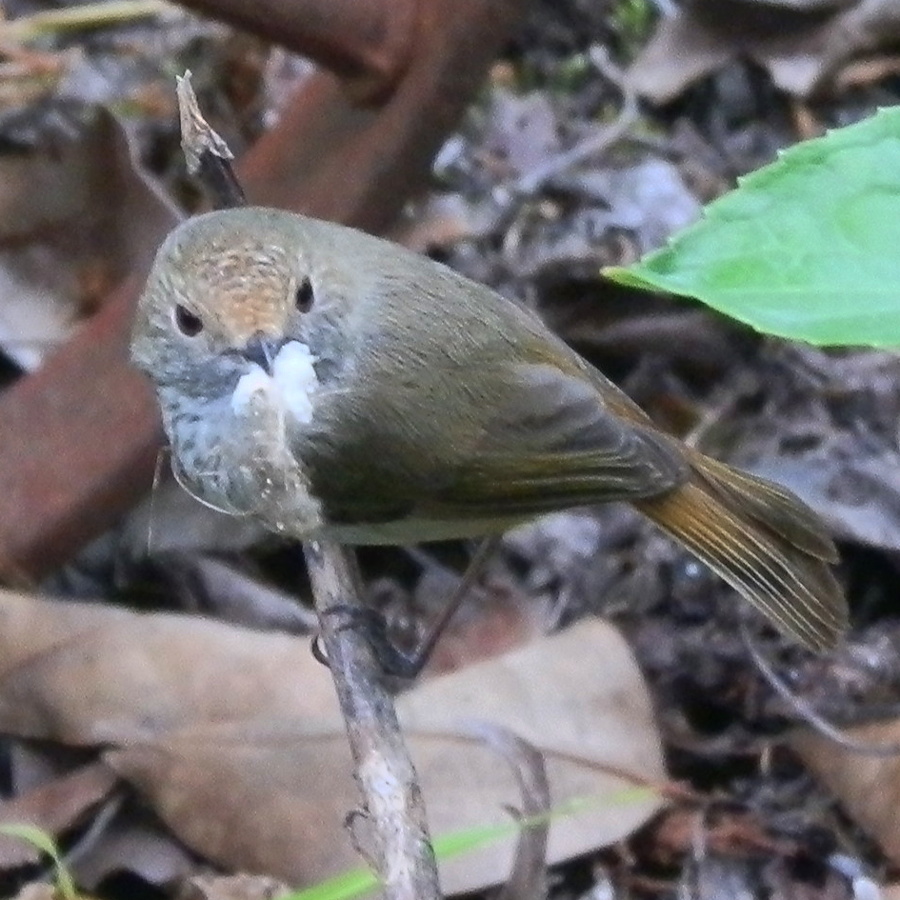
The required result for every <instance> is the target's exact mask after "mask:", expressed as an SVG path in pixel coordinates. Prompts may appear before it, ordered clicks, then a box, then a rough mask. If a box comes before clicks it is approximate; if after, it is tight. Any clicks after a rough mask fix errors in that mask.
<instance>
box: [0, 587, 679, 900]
mask: <svg viewBox="0 0 900 900" xmlns="http://www.w3.org/2000/svg"><path fill="white" fill-rule="evenodd" d="M0 626H2V627H0V658H2V659H6V658H9V656H10V654H11V653H13V651H14V650H15V658H14V660H13V663H12V664H11V665H9V666H7V667H6V669H5V671H4V672H3V673H2V674H0V728H2V729H3V730H4V731H7V732H12V733H19V734H23V733H24V734H29V735H31V736H41V737H44V738H51V739H55V740H58V741H64V742H71V743H94V742H97V741H99V740H103V741H105V742H107V743H108V744H112V745H113V746H114V747H115V748H116V749H111V750H109V751H108V752H107V753H106V754H105V760H106V761H107V762H108V763H109V764H110V765H111V766H112V767H113V768H114V769H115V770H116V771H117V772H119V773H120V774H121V775H122V776H123V777H125V778H126V779H127V780H128V781H130V782H132V783H133V784H134V785H135V786H137V787H138V788H139V790H140V791H141V792H142V793H143V794H144V796H145V797H146V798H147V799H148V801H149V802H150V803H151V805H152V806H153V807H154V809H155V810H156V811H157V813H158V814H159V815H160V816H161V817H162V818H163V819H164V820H165V821H166V822H167V823H168V825H169V826H170V827H171V828H172V830H173V831H174V832H175V833H176V834H177V835H178V836H179V838H181V839H182V840H183V841H184V842H185V843H186V844H188V845H189V846H190V847H192V848H194V849H195V850H197V851H198V852H200V853H202V854H204V855H205V856H207V857H209V858H211V859H213V860H214V861H216V862H218V863H220V864H221V865H223V866H226V867H228V868H230V869H235V870H244V871H251V872H263V873H266V874H269V875H273V876H275V877H280V878H283V879H285V880H288V881H290V882H292V883H295V884H306V883H309V882H311V881H315V880H317V879H319V878H322V877H325V876H327V875H330V874H335V873H336V872H339V871H341V870H343V869H344V868H346V867H348V866H355V865H358V864H359V863H358V859H357V857H356V855H355V853H354V852H353V850H352V848H351V846H350V842H349V840H348V839H347V837H346V835H345V834H344V832H343V827H342V822H343V819H344V816H345V815H346V813H347V812H348V811H350V810H351V809H353V808H354V806H355V805H356V804H357V803H358V796H357V794H356V791H355V787H354V783H353V780H352V777H351V774H350V759H349V752H348V750H347V746H346V740H345V736H344V730H343V725H342V723H341V721H340V719H339V717H338V714H337V710H336V706H335V703H334V700H333V688H332V685H331V681H330V676H329V675H328V673H327V671H326V670H325V669H323V668H322V667H321V666H319V665H318V664H317V663H315V662H314V661H313V660H312V658H311V656H310V653H309V647H308V643H307V642H306V641H305V640H298V639H295V638H289V637H284V636H281V635H272V634H259V633H255V632H252V631H248V630H245V629H240V628H236V627H232V626H226V625H222V624H219V623H216V622H212V621H207V620H203V619H197V618H192V617H186V616H174V615H163V614H158V615H137V614H133V613H129V612H124V611H122V610H114V609H108V608H105V607H100V606H90V605H87V604H71V603H48V602H44V601H37V600H30V599H28V598H24V597H20V596H17V595H15V594H10V593H5V594H4V593H0ZM7 647H8V651H7V652H4V650H7ZM398 707H399V710H400V715H401V719H402V721H403V723H404V726H405V729H406V733H407V736H408V740H409V743H410V746H411V749H412V752H413V755H414V758H415V760H416V764H417V767H418V770H419V772H420V775H421V779H422V783H423V789H424V791H425V795H426V801H427V804H428V807H429V812H430V817H431V822H432V827H433V828H434V830H435V832H436V833H443V832H447V831H450V830H454V829H458V828H465V827H470V826H484V825H487V824H491V823H498V824H500V823H508V822H509V821H510V819H509V816H508V813H506V812H505V809H506V808H507V807H514V808H515V807H518V806H520V805H521V799H520V796H519V790H518V787H517V781H516V775H515V773H514V772H513V771H511V770H510V769H509V767H508V765H507V764H506V763H505V762H504V761H502V760H501V759H498V757H497V755H496V754H495V753H494V752H493V751H491V750H490V749H488V748H486V747H485V746H484V744H483V743H482V742H481V741H480V739H479V738H478V737H477V736H475V735H474V734H473V729H472V725H471V724H467V723H471V722H472V721H473V720H488V721H490V722H492V723H494V724H496V725H499V726H501V727H503V728H506V729H508V730H510V731H512V732H514V733H515V734H517V735H519V736H520V737H522V738H524V739H526V740H528V741H530V742H531V743H533V744H534V745H535V746H536V747H538V748H540V749H541V750H542V751H543V753H544V756H545V761H546V765H547V771H548V776H549V780H550V785H551V796H552V803H553V805H554V808H556V809H558V808H561V807H564V806H565V804H566V803H569V802H571V801H576V800H584V801H588V805H587V807H586V808H585V809H583V810H582V811H580V812H579V813H578V814H576V815H572V816H566V817H560V818H558V819H554V821H553V823H552V826H551V833H550V850H549V858H550V859H551V860H552V861H558V860H560V859H564V858H568V857H570V856H573V855H576V854H580V853H584V852H587V851H590V850H592V849H594V848H596V847H599V846H604V845H605V844H607V843H609V842H611V841H615V840H619V839H621V838H622V837H624V836H626V835H627V834H629V833H630V832H631V831H632V830H633V829H634V828H636V827H637V826H638V825H640V824H641V823H643V822H644V821H645V820H646V819H647V817H648V816H650V815H651V814H652V813H653V812H654V811H655V810H656V809H657V808H658V807H659V805H660V803H661V802H662V801H661V799H660V798H659V797H658V796H656V795H650V794H646V793H640V794H639V795H638V796H634V795H631V796H627V797H625V796H623V795H622V793H621V792H622V789H623V788H626V787H629V786H631V784H632V782H630V781H629V780H628V779H623V778H621V777H617V775H616V774H610V772H611V771H612V772H617V771H621V770H625V771H627V772H630V773H633V775H634V778H635V780H636V781H637V782H638V783H645V782H649V783H652V784H655V783H658V782H660V781H663V780H664V779H665V770H664V767H663V762H662V753H661V749H660V741H659V737H658V734H657V732H656V728H655V725H654V720H653V713H652V708H651V704H650V701H649V698H648V695H647V692H646V688H645V686H644V684H643V680H642V678H641V675H640V673H639V671H638V669H637V667H636V665H635V663H634V660H633V658H632V656H631V653H630V650H629V648H628V647H627V645H626V644H625V642H624V640H623V639H622V638H621V636H620V635H619V634H618V633H617V632H616V631H615V630H614V629H613V628H612V627H611V626H609V625H607V624H605V623H603V622H601V621H598V620H588V621H584V622H582V623H580V624H579V625H577V626H575V627H574V628H571V629H569V630H568V631H566V632H565V633H563V634H560V635H557V636H555V637H552V638H546V639H543V640H539V641H536V642H534V643H532V644H530V645H528V646H526V647H524V648H522V649H520V650H518V651H516V652H514V653H510V654H508V655H507V656H504V657H500V658H498V659H495V660H492V661H489V662H485V663H482V664H479V665H475V666H472V667H470V668H468V669H466V670H464V671H461V672H456V673H454V674H452V675H448V676H445V677H441V678H435V679H433V680H432V681H429V682H426V683H424V684H422V685H420V686H417V687H416V688H414V689H413V690H411V691H410V692H408V693H407V694H405V695H404V696H403V697H401V698H400V700H399V702H398ZM512 847H513V839H512V838H510V839H509V840H508V841H506V842H504V843H503V844H498V845H494V846H493V847H491V848H488V849H486V850H482V851H479V852H478V853H476V854H471V855H467V856H466V857H465V858H462V859H459V860H451V861H449V862H448V864H447V865H446V866H445V868H444V871H443V878H444V882H445V886H446V888H447V889H448V890H450V891H460V890H466V891H471V890H477V889H479V888H481V887H484V886H485V885H488V884H494V883H497V882H498V881H500V880H502V879H503V878H504V877H505V875H506V873H507V872H508V870H509V865H510V861H511V854H512Z"/></svg>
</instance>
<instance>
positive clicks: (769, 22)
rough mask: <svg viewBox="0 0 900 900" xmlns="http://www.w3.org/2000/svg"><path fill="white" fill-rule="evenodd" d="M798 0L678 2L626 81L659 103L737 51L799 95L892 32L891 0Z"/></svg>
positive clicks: (893, 37) (896, 24) (897, 22)
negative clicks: (808, 0)
mask: <svg viewBox="0 0 900 900" xmlns="http://www.w3.org/2000/svg"><path fill="white" fill-rule="evenodd" d="M805 6H806V7H807V8H805V9H800V8H799V5H797V4H785V3H777V4H776V3H770V2H757V3H753V2H748V0H730V2H725V0H695V2H693V3H687V4H683V5H681V6H679V7H678V8H677V10H676V12H675V14H674V15H672V16H667V17H664V18H663V19H662V20H661V22H660V25H659V27H658V28H657V30H656V32H655V34H654V35H653V37H652V38H651V40H650V41H649V42H648V43H647V45H646V46H645V47H644V48H643V50H642V51H641V53H640V54H639V55H638V57H637V58H636V59H635V61H634V63H633V64H632V67H631V69H630V70H629V72H628V81H629V84H630V85H631V87H632V88H633V89H634V90H635V91H637V93H638V94H640V95H641V96H643V97H646V98H647V99H649V100H652V101H653V102H654V103H667V102H669V101H671V100H673V99H674V98H675V97H677V96H678V95H679V94H680V93H682V91H684V90H685V89H686V88H687V87H688V86H689V85H690V84H692V83H693V82H695V81H697V80H699V79H700V78H702V77H704V76H706V75H708V74H710V73H711V72H713V71H715V70H717V69H720V68H722V67H724V66H725V65H726V64H727V63H728V62H730V61H732V60H734V59H738V58H741V57H744V58H749V59H752V60H753V61H755V62H756V63H758V64H759V65H760V66H762V67H763V68H765V69H767V70H768V71H769V74H770V75H771V77H772V80H773V82H774V83H775V85H776V86H777V87H779V88H781V89H782V90H784V91H787V92H788V93H791V94H795V95H797V96H801V97H807V96H809V95H811V94H813V93H815V92H816V91H819V90H821V89H823V88H824V87H825V86H826V85H827V84H828V82H829V80H830V79H831V78H833V77H834V75H835V74H836V73H837V72H838V71H839V69H840V68H841V66H843V65H844V64H845V63H847V62H848V61H850V60H851V59H852V58H854V57H856V56H859V55H860V54H863V53H873V52H875V51H877V50H878V49H879V48H887V47H889V46H890V45H891V44H893V43H896V41H897V39H898V35H900V9H898V6H897V4H896V3H895V2H894V0H859V2H855V3H853V2H851V3H844V2H833V3H829V4H817V5H816V8H810V5H809V4H806V5H805ZM779 7H780V8H779ZM790 7H794V8H790ZM829 7H830V8H829Z"/></svg>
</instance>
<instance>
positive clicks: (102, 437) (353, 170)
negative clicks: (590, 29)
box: [0, 0, 527, 581]
mask: <svg viewBox="0 0 900 900" xmlns="http://www.w3.org/2000/svg"><path fill="white" fill-rule="evenodd" d="M321 2H322V3H326V4H327V3H328V2H330V0H321ZM526 3H527V0H421V2H420V3H419V5H418V18H417V21H416V24H415V37H414V41H413V44H414V52H413V54H412V56H411V59H410V62H409V64H408V67H407V70H406V73H405V74H404V76H403V78H402V80H401V81H400V82H399V83H398V84H397V86H396V88H395V90H394V91H393V93H392V94H391V96H390V97H389V98H388V99H387V100H386V101H385V102H384V103H383V104H382V105H381V106H380V107H379V108H377V109H372V108H362V107H361V106H360V105H359V104H358V103H355V102H354V101H353V99H352V98H351V96H350V95H348V93H347V92H346V91H345V90H344V88H343V85H342V82H341V81H340V80H338V79H337V78H336V77H334V76H333V75H330V74H327V73H321V74H319V75H316V76H315V77H314V78H313V79H311V80H310V81H309V82H308V83H307V84H306V86H305V87H304V88H303V89H302V90H301V91H300V92H299V93H298V94H297V96H296V97H295V99H294V101H293V102H292V104H290V105H289V107H288V109H287V110H286V111H285V114H284V116H283V118H282V120H281V122H280V123H279V124H278V126H277V127H276V128H274V129H273V130H272V131H270V132H269V133H267V134H266V135H264V136H263V137H262V138H261V139H260V140H259V142H258V143H257V144H256V145H255V146H254V147H253V148H251V150H250V151H249V152H248V153H247V154H246V155H245V157H244V158H243V159H242V160H241V161H240V164H239V165H238V172H239V175H240V177H241V180H242V183H243V184H244V187H245V189H246V192H247V195H248V197H249V198H250V199H251V201H252V202H257V203H265V204H269V205H273V206H280V207H283V208H288V209H294V210H298V211H304V212H307V213H310V214H313V215H317V216H320V217H323V218H330V219H335V220H338V221H343V222H347V223H349V224H352V225H356V226H358V227H362V228H366V229H368V230H370V231H383V230H384V229H386V228H387V227H389V226H390V225H391V224H392V223H393V222H394V221H395V220H396V217H397V214H398V213H399V212H400V210H401V209H402V206H403V204H404V203H405V202H406V200H407V199H408V198H409V197H410V195H411V194H412V193H413V192H414V191H416V190H418V189H420V188H421V187H422V185H423V184H424V183H425V181H426V179H427V176H428V171H429V165H430V160H431V158H432V156H433V154H434V152H435V150H436V149H437V148H438V147H439V146H440V144H441V142H442V141H443V139H444V137H445V135H446V134H447V132H448V131H449V130H450V129H451V128H452V127H453V126H454V125H455V123H456V122H457V121H458V119H459V117H460V115H461V114H462V112H463V110H464V108H465V106H466V104H467V103H468V102H469V100H470V99H471V97H472V95H473V93H474V91H475V90H476V89H477V87H478V85H479V84H480V82H481V80H482V78H483V77H484V73H485V71H486V69H487V67H488V65H489V64H490V62H491V60H492V59H493V57H494V55H495V54H496V52H497V51H498V49H499V48H500V47H501V46H502V43H503V41H504V40H505V39H506V37H507V35H508V34H509V32H510V30H511V28H512V26H513V24H514V23H515V22H516V20H517V19H518V18H519V16H520V15H521V13H522V11H523V9H524V7H525V5H526ZM360 5H364V4H360ZM298 6H303V8H304V9H305V8H306V6H307V3H306V2H304V3H303V4H298ZM160 238H161V235H160V234H157V233H152V230H151V233H148V235H147V240H148V244H149V245H151V246H155V245H156V244H157V243H158V242H159V240H160ZM139 282H140V277H138V276H137V274H136V276H135V278H133V279H131V280H130V281H129V282H128V284H126V285H123V286H122V287H121V288H120V289H118V290H117V291H115V292H114V296H112V297H110V298H109V300H108V301H107V302H106V303H105V304H104V305H103V307H102V309H101V311H100V312H99V313H98V314H97V315H96V316H95V317H94V318H93V319H91V321H89V322H88V323H86V325H85V326H84V327H83V328H82V329H80V330H79V332H78V333H77V334H76V335H75V336H74V337H73V339H72V340H71V341H70V342H69V343H68V344H67V345H66V346H64V347H62V348H60V349H59V350H58V351H57V352H56V353H55V354H54V355H53V356H52V357H51V358H49V359H48V360H47V362H46V363H45V365H44V366H43V368H42V369H40V370H39V371H38V372H37V373H35V374H33V375H29V376H27V377H25V378H22V379H20V380H19V381H17V382H16V383H15V384H13V385H12V386H11V387H10V388H9V389H8V390H6V391H5V392H3V393H2V394H0V423H2V425H0V428H2V432H0V578H5V579H7V580H10V579H15V580H19V581H22V580H25V579H31V578H36V577H39V576H40V575H42V574H45V573H47V572H49V571H51V570H52V569H53V568H54V567H56V566H58V565H59V564H61V563H63V562H64V561H66V560H67V559H69V558H70V557H71V556H72V555H73V554H74V553H75V552H77V550H78V549H80V548H81V547H82V546H84V545H85V544H86V543H87V542H88V541H89V540H91V539H92V538H94V537H96V536H97V535H98V534H100V533H101V532H102V531H103V530H105V529H107V528H109V527H111V526H113V525H114V524H115V522H116V521H117V519H119V518H120V517H121V516H122V515H123V514H124V513H125V512H126V511H127V510H128V509H129V508H130V507H131V506H132V505H133V504H134V503H135V502H136V501H137V500H138V499H139V498H140V497H141V496H142V495H143V494H145V493H146V491H147V490H148V488H149V486H150V482H151V479H152V472H153V464H154V460H155V456H156V449H157V447H158V446H159V440H160V433H159V427H158V419H157V411H156V407H155V403H154V401H153V399H152V397H151V394H150V390H149V388H148V387H147V385H146V383H145V382H144V380H143V379H142V378H141V377H140V376H139V375H138V374H137V373H136V372H133V371H132V370H131V369H130V368H129V366H128V365H127V359H126V348H127V341H128V329H129V323H130V316H131V308H132V305H133V303H134V301H135V299H136V296H137V293H138V290H139Z"/></svg>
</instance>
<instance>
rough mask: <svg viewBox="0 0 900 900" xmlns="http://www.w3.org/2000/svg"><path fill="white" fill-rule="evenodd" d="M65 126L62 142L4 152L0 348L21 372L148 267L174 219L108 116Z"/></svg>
mask: <svg viewBox="0 0 900 900" xmlns="http://www.w3.org/2000/svg"><path fill="white" fill-rule="evenodd" d="M48 118H51V122H52V121H54V120H53V119H52V117H50V116H48ZM70 119H71V121H69V120H70ZM66 121H67V129H68V130H67V131H66V132H65V136H62V137H61V136H60V135H55V136H52V135H51V136H47V135H41V140H38V139H36V141H35V146H34V147H33V148H32V149H30V150H29V151H28V152H19V153H15V154H11V153H6V154H0V347H2V348H3V350H4V352H5V353H6V354H7V355H8V356H9V357H10V358H12V359H13V360H15V361H16V362H18V363H19V364H20V365H21V366H22V367H23V368H25V369H32V368H34V367H36V366H37V364H38V363H39V362H40V360H41V359H42V358H43V356H44V355H45V353H46V352H48V350H50V349H52V347H53V346H54V345H55V344H56V343H58V342H59V341H61V340H63V339H64V338H65V337H66V336H67V335H68V333H69V332H70V330H71V328H72V327H74V325H75V323H76V322H77V321H78V319H79V318H80V317H82V316H83V315H85V314H87V313H89V312H91V311H92V308H93V307H94V306H95V305H96V303H97V302H98V301H99V300H100V298H102V297H103V296H104V295H105V294H107V293H108V292H109V290H110V289H111V288H112V286H113V285H114V284H116V283H117V282H118V281H120V280H121V279H123V278H124V277H126V276H127V275H132V274H139V273H140V272H141V271H143V270H144V269H145V268H147V267H148V266H149V263H150V261H151V260H152V257H153V253H154V252H155V242H156V240H157V239H159V238H161V237H162V236H163V235H164V234H165V233H166V231H168V230H169V229H170V228H172V227H173V225H174V224H175V223H176V222H177V221H178V218H179V214H178V212H177V211H176V209H175V207H174V206H173V204H172V203H171V201H170V200H168V199H167V198H166V197H165V195H164V194H163V192H162V190H161V189H160V188H159V187H158V186H157V185H156V183H155V182H154V181H153V180H152V179H151V178H150V177H149V176H148V175H147V173H146V172H144V170H143V169H142V167H141V166H140V164H139V163H138V162H137V159H136V150H135V148H134V146H133V145H132V141H131V138H130V136H129V135H128V133H127V131H126V130H125V128H124V126H123V125H122V124H121V123H120V122H119V120H117V119H116V118H115V117H114V116H113V115H112V114H111V113H109V112H108V111H107V110H105V109H102V108H101V109H97V110H95V111H94V112H93V113H92V114H91V115H89V116H88V115H87V114H86V113H85V112H84V111H78V112H77V114H74V115H72V114H69V115H68V117H67V120H66ZM47 127H48V128H49V127H50V125H48V126H47ZM56 127H57V129H58V130H61V129H60V128H59V126H58V125H56ZM73 133H74V135H75V136H73Z"/></svg>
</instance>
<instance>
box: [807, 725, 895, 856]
mask: <svg viewBox="0 0 900 900" xmlns="http://www.w3.org/2000/svg"><path fill="white" fill-rule="evenodd" d="M845 734H846V735H847V737H848V738H849V739H850V740H852V741H853V742H854V743H862V744H868V745H872V746H878V745H887V744H897V743H898V742H900V719H894V720H892V721H890V722H876V723H873V724H870V725H861V726H858V727H856V728H849V729H847V730H846V731H845ZM790 743H791V747H793V749H794V750H795V751H796V752H797V753H798V754H799V756H800V758H801V759H802V760H803V761H804V763H806V765H807V766H808V767H809V768H810V769H811V770H812V771H813V772H814V773H815V774H816V775H817V776H818V777H819V778H820V779H821V780H822V781H823V782H824V783H825V784H826V785H827V786H828V788H829V790H831V791H832V793H833V794H834V795H835V796H836V797H837V799H838V800H839V801H840V802H841V804H842V805H843V806H844V808H845V809H846V810H847V812H848V813H849V814H850V815H851V816H852V817H853V819H855V820H856V822H857V823H858V824H859V825H860V826H861V827H862V828H863V829H864V830H865V831H866V832H868V833H869V835H871V837H872V838H874V839H875V841H877V843H878V845H879V846H880V847H881V849H882V850H883V851H884V853H885V855H886V856H888V857H890V859H891V860H893V862H894V863H900V756H888V757H878V756H867V755H864V754H862V753H859V752H854V751H853V750H851V749H849V748H847V747H843V746H841V745H840V744H836V743H835V742H834V741H833V740H831V739H830V738H827V737H824V736H823V735H820V734H818V733H817V732H813V731H804V732H801V733H799V734H797V735H795V736H794V737H793V738H792V739H791V742H790Z"/></svg>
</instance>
